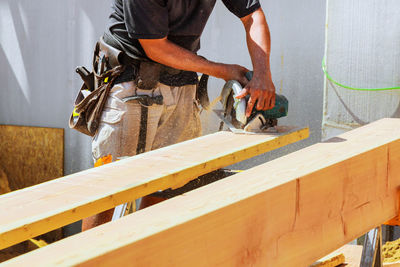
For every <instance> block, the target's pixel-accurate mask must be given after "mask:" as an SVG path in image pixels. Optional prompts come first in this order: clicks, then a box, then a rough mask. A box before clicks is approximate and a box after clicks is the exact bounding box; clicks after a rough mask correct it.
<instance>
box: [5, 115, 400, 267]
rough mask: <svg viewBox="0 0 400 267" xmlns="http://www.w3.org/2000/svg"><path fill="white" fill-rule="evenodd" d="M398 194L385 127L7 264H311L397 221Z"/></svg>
mask: <svg viewBox="0 0 400 267" xmlns="http://www.w3.org/2000/svg"><path fill="white" fill-rule="evenodd" d="M399 186H400V119H384V120H380V121H378V122H375V123H372V124H370V125H367V126H364V127H361V128H359V129H356V130H353V131H351V132H348V133H345V134H343V135H341V136H339V137H336V138H334V139H332V140H329V142H325V143H320V144H316V145H313V146H310V147H307V148H305V149H302V150H299V151H297V152H295V153H292V154H289V155H286V156H284V157H281V158H278V159H276V160H273V161H270V162H268V163H265V164H263V165H260V166H257V167H255V168H252V169H250V170H247V171H244V172H242V173H239V174H236V175H233V176H231V177H228V178H226V179H224V180H221V181H218V182H215V183H213V184H211V185H208V186H205V187H202V188H199V189H197V190H194V191H191V192H189V193H187V194H184V195H182V196H178V197H175V198H173V199H170V200H168V201H165V202H162V203H160V204H157V205H154V206H152V207H149V208H147V209H144V210H142V211H139V212H136V213H134V214H132V215H129V216H126V217H124V218H122V219H120V220H117V221H115V222H112V223H108V224H104V225H102V226H99V227H97V228H95V229H92V230H89V231H86V232H83V233H81V234H78V235H76V236H73V237H70V238H67V239H64V240H61V241H59V242H56V243H54V244H52V245H49V246H47V247H45V248H42V249H40V250H38V251H36V252H31V253H28V254H26V255H23V256H21V257H18V258H16V259H14V260H11V261H9V262H6V264H5V266H21V265H22V266H23V265H24V264H28V263H30V262H40V264H41V265H43V266H55V265H57V266H67V265H68V266H70V265H80V266H92V265H93V266H96V265H100V264H101V265H102V266H108V265H113V266H118V265H124V264H125V265H126V264H132V263H134V264H135V265H136V266H165V265H168V266H220V265H223V266H285V267H286V266H289V267H290V266H296V267H297V266H308V265H310V264H312V263H313V262H315V261H316V260H318V259H319V258H321V257H322V256H324V255H326V254H328V253H329V252H331V251H333V250H334V249H337V248H339V247H340V246H342V245H344V244H346V243H348V242H349V241H351V240H353V239H354V238H356V237H358V236H360V235H362V234H363V233H365V232H366V231H367V230H369V229H372V228H373V227H375V226H377V225H379V224H381V223H382V222H384V221H386V220H388V219H389V218H392V217H394V216H395V215H396V213H397V211H398V207H397V205H398V201H397V199H398V188H399ZM77 244H79V246H78V245H77Z"/></svg>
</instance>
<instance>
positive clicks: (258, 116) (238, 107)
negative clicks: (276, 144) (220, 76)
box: [214, 71, 289, 133]
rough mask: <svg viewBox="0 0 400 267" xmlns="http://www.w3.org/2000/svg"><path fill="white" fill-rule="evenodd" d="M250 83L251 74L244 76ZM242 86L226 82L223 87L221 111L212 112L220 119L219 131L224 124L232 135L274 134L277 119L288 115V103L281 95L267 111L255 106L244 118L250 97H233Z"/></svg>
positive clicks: (237, 83)
mask: <svg viewBox="0 0 400 267" xmlns="http://www.w3.org/2000/svg"><path fill="white" fill-rule="evenodd" d="M246 77H247V79H248V80H249V81H250V80H251V79H252V77H253V72H252V71H250V72H248V73H247V74H246ZM242 89H243V88H242V86H241V84H240V83H239V82H238V81H234V80H232V81H228V82H227V83H226V84H225V86H224V87H223V89H222V91H221V95H220V102H221V104H222V106H223V110H214V112H215V113H216V114H217V115H218V117H220V119H221V120H222V122H223V123H221V127H220V129H222V127H223V124H226V125H227V126H228V127H229V129H230V130H231V131H232V132H234V133H260V132H275V131H276V128H275V126H277V124H278V119H279V118H282V117H285V116H286V115H287V113H288V108H289V101H288V100H287V98H286V97H285V96H283V95H278V94H277V95H276V96H275V106H274V107H273V108H272V109H269V110H257V109H256V107H255V106H256V105H255V106H254V108H253V111H252V112H251V115H250V116H249V117H246V106H247V102H248V99H249V97H250V96H246V97H245V98H242V99H237V98H236V97H235V96H236V95H238V94H239V92H240V91H242Z"/></svg>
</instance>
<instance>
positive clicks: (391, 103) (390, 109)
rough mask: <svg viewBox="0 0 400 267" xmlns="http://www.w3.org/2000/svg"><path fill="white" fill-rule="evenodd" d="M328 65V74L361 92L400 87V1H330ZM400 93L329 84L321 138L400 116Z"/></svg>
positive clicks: (326, 92)
mask: <svg viewBox="0 0 400 267" xmlns="http://www.w3.org/2000/svg"><path fill="white" fill-rule="evenodd" d="M327 12H328V15H327V17H328V19H327V42H326V61H327V69H328V72H329V73H330V75H331V76H332V77H333V78H334V79H336V80H338V81H340V82H341V83H343V84H345V85H348V86H352V87H361V88H381V87H394V86H400V28H399V25H400V2H399V1H397V0H384V1H381V0H352V1H346V0H334V1H333V0H330V1H328V6H327ZM399 97H400V91H399V90H397V91H380V92H360V91H352V90H347V89H344V88H341V87H340V86H337V85H334V84H333V83H332V82H330V81H329V80H327V81H326V82H325V99H324V103H325V106H324V109H325V111H324V118H323V127H322V128H323V138H329V137H331V136H334V135H336V134H337V133H340V132H343V131H346V130H349V129H352V128H354V127H358V126H360V125H363V124H366V123H369V122H371V121H374V120H377V119H380V118H383V117H399V115H400V105H399V103H400V98H399Z"/></svg>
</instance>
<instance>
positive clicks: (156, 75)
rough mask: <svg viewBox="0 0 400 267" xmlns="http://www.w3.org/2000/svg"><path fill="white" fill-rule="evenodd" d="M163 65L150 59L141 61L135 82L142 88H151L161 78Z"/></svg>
mask: <svg viewBox="0 0 400 267" xmlns="http://www.w3.org/2000/svg"><path fill="white" fill-rule="evenodd" d="M160 73H161V65H160V64H158V63H154V62H150V61H141V62H140V67H139V72H138V73H137V75H136V79H135V84H136V86H137V87H138V88H140V89H145V90H151V89H153V88H155V87H156V86H157V83H158V81H159V80H160Z"/></svg>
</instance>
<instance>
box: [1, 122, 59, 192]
mask: <svg viewBox="0 0 400 267" xmlns="http://www.w3.org/2000/svg"><path fill="white" fill-rule="evenodd" d="M0 166H1V167H2V169H3V170H4V172H5V174H6V175H7V177H8V183H9V186H10V189H11V190H16V189H21V188H24V187H27V186H31V185H35V184H38V183H42V182H45V181H48V180H51V179H54V178H57V177H60V176H63V174H64V129H56V128H41V127H27V126H11V125H0Z"/></svg>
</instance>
